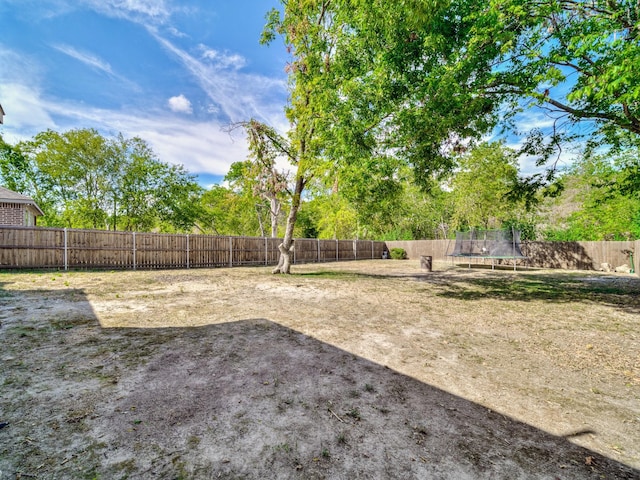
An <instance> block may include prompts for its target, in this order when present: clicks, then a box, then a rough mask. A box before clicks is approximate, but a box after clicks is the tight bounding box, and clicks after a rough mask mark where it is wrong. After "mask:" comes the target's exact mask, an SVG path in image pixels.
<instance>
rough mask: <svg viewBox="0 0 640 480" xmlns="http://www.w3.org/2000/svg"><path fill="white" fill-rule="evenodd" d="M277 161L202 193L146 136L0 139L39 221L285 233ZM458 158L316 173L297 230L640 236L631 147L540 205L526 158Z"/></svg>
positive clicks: (582, 166)
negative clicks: (527, 189) (432, 176)
mask: <svg viewBox="0 0 640 480" xmlns="http://www.w3.org/2000/svg"><path fill="white" fill-rule="evenodd" d="M258 125H260V126H261V128H262V127H263V126H262V125H261V124H258ZM254 126H256V125H254ZM255 133H256V132H254V134H255ZM272 134H275V132H272ZM276 158H277V155H275V153H274V151H271V152H268V151H256V150H252V151H251V153H250V156H249V158H247V159H244V160H241V161H237V162H234V163H232V164H231V166H230V168H229V171H228V172H227V174H226V176H225V178H224V182H223V184H222V185H214V186H212V187H211V188H209V189H204V188H203V187H201V186H200V185H199V184H198V182H197V177H196V176H195V175H192V174H190V173H189V172H188V171H187V170H186V169H184V167H182V166H176V165H171V164H168V163H164V162H162V161H160V160H159V159H158V158H157V157H156V155H155V154H154V153H153V151H152V149H151V148H150V147H149V145H148V144H147V143H146V142H145V141H144V140H142V139H140V138H132V139H127V138H125V137H124V136H123V135H118V136H116V137H115V138H105V137H103V136H102V135H100V134H99V133H98V132H96V131H95V130H90V129H83V130H71V131H67V132H64V133H57V132H53V131H51V130H48V131H46V132H42V133H40V134H38V135H36V136H35V137H34V138H33V139H31V140H28V141H23V142H19V143H17V144H15V145H10V144H8V143H6V142H4V141H3V140H2V139H1V137H0V184H2V185H3V186H5V187H7V188H9V189H10V190H14V191H16V192H19V193H22V194H25V195H28V196H31V197H32V198H33V199H34V200H35V201H36V203H37V204H38V205H39V206H40V208H41V209H42V210H43V212H44V213H45V216H44V217H43V218H41V219H39V225H41V226H52V227H68V228H94V229H96V228H97V229H105V230H124V231H157V232H172V233H173V232H182V233H205V234H214V235H242V236H273V237H278V236H280V237H281V236H282V235H283V233H284V231H285V228H286V217H285V215H284V212H285V211H286V209H287V208H289V207H290V203H289V202H290V198H291V189H292V178H291V177H292V175H291V173H290V172H289V171H287V170H279V169H278V168H277V167H276ZM455 162H456V165H455V168H454V169H452V171H451V172H450V173H449V174H447V175H443V176H442V178H441V180H440V181H439V182H434V183H433V184H432V185H431V186H430V188H429V189H428V190H425V189H421V188H420V187H419V186H418V185H416V183H415V181H414V178H413V176H412V171H411V169H410V168H409V167H407V166H403V167H402V168H400V167H398V168H396V169H395V170H394V172H393V175H388V176H378V175H377V173H378V172H369V174H368V175H367V176H364V177H363V176H362V175H361V172H360V170H359V169H358V170H356V171H353V170H349V169H344V170H342V171H340V172H339V174H338V175H336V176H335V177H334V178H333V179H331V181H327V179H326V178H320V179H314V180H312V181H310V182H309V183H308V185H307V186H306V192H307V193H306V194H305V196H304V198H303V199H302V200H301V206H300V209H299V212H298V219H297V222H296V228H295V230H294V236H295V237H306V238H323V239H326V238H332V239H333V238H363V239H375V240H398V239H402V240H412V239H438V238H441V239H442V238H451V237H452V236H453V235H454V232H455V231H456V230H467V229H470V228H485V229H486V228H508V227H512V226H513V227H516V228H518V229H520V230H521V231H522V233H523V237H524V238H525V239H530V240H536V239H538V240H567V241H569V240H627V239H638V238H640V198H639V196H638V190H637V189H636V188H635V186H634V185H633V183H630V182H631V180H630V177H633V171H632V168H631V166H632V165H637V158H629V154H628V152H627V154H625V155H622V156H619V157H615V158H613V159H612V158H611V157H610V156H609V155H607V156H602V155H592V156H590V157H589V158H584V159H582V160H581V161H579V162H576V163H575V164H574V165H573V166H571V167H570V168H568V169H565V170H564V171H562V172H560V173H559V174H558V178H557V179H556V180H555V184H554V185H555V188H556V191H555V192H554V193H553V194H549V192H547V194H546V195H545V194H544V193H543V192H539V193H538V195H537V197H536V201H535V202H533V203H531V202H528V201H527V199H525V198H524V197H522V196H519V195H517V194H516V192H517V188H518V182H519V181H520V178H521V173H520V171H519V168H518V155H517V152H516V151H515V150H513V149H510V148H508V147H506V146H505V145H504V144H503V143H501V142H485V143H480V144H478V145H476V146H474V147H473V148H470V149H469V150H468V151H464V152H460V153H459V154H458V155H457V156H456V159H455Z"/></svg>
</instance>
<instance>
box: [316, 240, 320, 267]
mask: <svg viewBox="0 0 640 480" xmlns="http://www.w3.org/2000/svg"><path fill="white" fill-rule="evenodd" d="M316 243H317V245H318V261H317V262H316V263H320V239H319V238H317V239H316Z"/></svg>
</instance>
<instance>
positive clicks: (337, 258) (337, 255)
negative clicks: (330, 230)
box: [336, 238, 340, 262]
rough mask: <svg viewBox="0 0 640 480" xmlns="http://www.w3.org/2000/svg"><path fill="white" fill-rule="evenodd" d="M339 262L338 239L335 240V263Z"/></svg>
mask: <svg viewBox="0 0 640 480" xmlns="http://www.w3.org/2000/svg"><path fill="white" fill-rule="evenodd" d="M338 260H340V250H339V248H338V239H337V238H336V262H337V261H338Z"/></svg>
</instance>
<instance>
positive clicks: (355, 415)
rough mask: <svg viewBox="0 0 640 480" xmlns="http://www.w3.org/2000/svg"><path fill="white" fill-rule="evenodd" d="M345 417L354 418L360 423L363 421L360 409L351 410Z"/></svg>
mask: <svg viewBox="0 0 640 480" xmlns="http://www.w3.org/2000/svg"><path fill="white" fill-rule="evenodd" d="M345 415H346V416H347V417H351V418H353V419H354V420H356V421H359V420H361V419H362V416H361V415H360V410H359V409H358V407H353V408H352V409H351V410H349V411H348V412H346V413H345Z"/></svg>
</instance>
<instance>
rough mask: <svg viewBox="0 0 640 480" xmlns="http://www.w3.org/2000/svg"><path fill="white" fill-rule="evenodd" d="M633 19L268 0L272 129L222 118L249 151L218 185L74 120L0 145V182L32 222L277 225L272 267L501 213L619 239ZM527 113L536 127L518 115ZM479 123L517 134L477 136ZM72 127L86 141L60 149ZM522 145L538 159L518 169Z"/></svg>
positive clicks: (437, 0) (553, 5) (560, 6)
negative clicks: (320, 241) (32, 215)
mask: <svg viewBox="0 0 640 480" xmlns="http://www.w3.org/2000/svg"><path fill="white" fill-rule="evenodd" d="M639 32H640V6H639V5H638V4H637V2H634V1H631V0H592V1H589V2H582V1H565V0H562V1H561V0H540V1H537V2H531V1H528V0H495V1H487V0H456V1H455V2H454V1H448V0H428V1H425V0H403V1H388V0H367V1H363V0H287V1H283V2H282V6H281V8H280V9H273V10H271V11H270V12H268V14H267V16H266V26H265V29H264V32H263V35H262V37H261V42H262V43H265V44H269V43H271V42H273V41H275V40H276V39H282V40H283V41H284V44H285V46H286V49H287V52H288V53H289V59H288V62H287V64H286V66H285V70H286V72H287V75H288V81H289V98H288V102H287V105H286V106H285V113H286V116H287V118H288V120H289V130H288V131H287V132H286V133H280V132H277V131H276V130H275V129H274V128H273V127H272V126H270V125H266V124H264V123H262V122H259V121H256V120H253V119H247V120H246V121H244V122H241V123H239V124H237V125H234V126H231V127H230V128H241V129H243V131H244V132H245V134H246V136H247V139H248V142H249V146H250V156H249V158H247V159H243V160H240V161H238V162H236V163H234V164H233V165H232V168H231V169H230V171H229V173H228V175H227V184H226V185H225V186H218V187H214V188H212V189H210V190H209V191H203V190H202V189H200V188H199V187H198V186H197V183H196V181H195V178H194V177H192V176H190V175H189V174H188V172H186V171H184V169H182V168H181V167H177V166H170V165H168V164H164V163H162V162H160V161H159V160H158V159H156V158H155V156H154V155H153V153H152V152H151V151H150V149H149V148H148V146H147V145H146V144H145V143H144V142H143V141H142V140H140V139H132V140H127V139H124V138H122V137H121V136H120V137H118V138H116V139H111V140H104V139H103V140H102V141H101V140H100V139H99V135H97V134H96V133H95V132H92V131H85V130H82V131H77V132H67V133H65V134H58V133H55V132H44V133H42V134H40V135H38V136H36V137H35V138H34V140H33V141H31V142H26V143H25V144H24V145H18V146H10V147H8V148H5V150H3V151H4V152H5V153H4V154H3V155H4V156H3V159H6V158H10V159H12V160H11V161H10V162H8V161H6V160H3V165H5V166H3V167H2V168H3V178H9V177H10V176H11V175H17V176H16V183H15V186H17V187H23V188H24V189H26V191H27V192H31V193H33V195H32V196H33V197H34V198H35V199H36V200H39V201H40V200H41V201H42V202H43V205H44V208H45V209H47V210H46V211H51V212H52V213H51V216H50V217H48V218H47V220H46V221H47V222H49V221H51V222H57V223H64V222H66V223H67V224H71V223H74V224H80V225H82V226H102V225H104V226H105V227H109V228H119V229H132V228H141V227H144V228H153V229H160V230H175V231H185V230H193V229H196V230H198V231H201V232H211V233H220V234H245V235H246V234H252V233H253V232H255V233H257V234H269V233H270V234H272V235H273V234H274V233H276V231H277V233H278V235H280V236H281V237H282V238H283V241H282V244H281V245H280V247H279V249H280V254H281V256H280V260H281V262H280V264H279V265H278V267H277V268H276V269H275V270H274V272H275V273H288V271H289V265H290V262H289V255H290V252H291V248H292V245H293V238H294V237H295V236H318V237H327V236H335V237H344V236H348V237H354V236H355V237H359V238H390V237H396V238H434V237H435V238H438V237H446V236H449V235H451V234H452V231H453V230H455V229H465V228H473V227H476V228H477V227H485V228H486V227H499V226H504V225H515V226H518V227H519V228H521V229H522V230H523V232H525V234H526V235H527V236H528V237H529V238H532V237H535V236H538V237H540V236H541V237H544V238H549V239H558V240H561V239H562V240H564V239H566V240H569V239H581V240H588V239H600V238H606V239H622V238H637V237H638V201H639V195H640V193H639V192H640V155H639V146H640V69H638V68H636V65H638V64H640V42H638V37H639ZM534 108H535V109H537V110H536V111H538V112H540V113H541V114H543V117H544V119H545V121H546V123H547V126H546V128H545V129H544V130H543V129H540V128H535V127H532V128H529V127H526V128H523V127H522V125H523V123H522V122H519V121H518V115H520V114H522V113H523V112H530V111H531V110H532V109H534ZM521 130H522V131H521ZM496 132H498V133H501V134H502V136H503V138H505V137H506V136H507V134H508V135H512V136H515V137H517V138H518V139H519V142H518V143H519V147H518V149H517V150H511V149H508V148H506V146H505V145H504V144H503V143H500V142H497V143H487V142H486V141H485V140H484V139H486V138H488V137H489V136H491V135H494V134H496ZM74 135H87V136H88V138H87V139H86V141H82V142H81V143H82V144H83V146H82V149H78V151H79V152H80V153H78V155H77V157H76V156H66V157H64V158H63V155H61V154H58V153H57V152H61V151H63V148H64V147H65V146H67V145H69V144H70V143H73V139H72V138H71V137H73V136H74ZM89 137H90V138H89ZM92 142H95V144H94V143H92ZM101 142H102V143H101ZM576 144H579V145H581V148H580V151H579V152H578V155H577V161H576V162H575V164H574V165H573V166H572V167H571V168H570V169H565V168H562V165H561V163H559V162H560V160H561V159H562V158H563V154H565V153H566V150H567V149H568V148H569V147H570V146H571V145H576ZM3 148H4V147H3ZM91 148H95V149H96V152H98V151H100V150H101V149H102V148H104V149H105V151H108V152H110V153H109V154H108V155H104V156H96V157H95V158H97V159H98V160H96V162H97V164H98V165H101V166H102V165H103V166H104V172H103V173H101V174H100V175H95V176H93V175H90V174H89V173H90V171H89V170H87V169H86V168H85V167H83V165H84V166H86V162H87V160H86V159H87V158H89V157H90V156H91V153H90V151H89V150H90V149H91ZM6 152H8V153H6ZM45 152H46V154H45ZM521 158H528V159H529V161H532V162H535V163H536V165H537V167H538V169H537V170H536V171H535V172H534V173H528V174H523V173H522V172H520V171H518V167H517V166H518V163H519V159H521ZM21 162H23V163H21ZM282 163H285V164H287V165H289V166H290V168H289V169H288V170H287V171H278V169H277V168H276V165H278V164H282ZM59 165H63V166H64V168H59ZM95 168H98V167H95ZM100 168H102V167H100ZM7 169H8V170H7ZM5 170H7V172H8V175H9V176H6V175H5V173H4V172H5ZM93 171H95V169H94V170H93ZM21 175H22V176H21ZM6 182H7V181H6V180H5V183H6ZM20 182H22V183H20ZM25 182H26V183H25ZM47 182H48V183H47ZM7 186H8V187H9V188H11V184H7ZM17 190H18V191H21V190H20V188H18V189H17ZM99 191H100V192H102V193H101V194H99V193H97V192H99Z"/></svg>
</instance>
